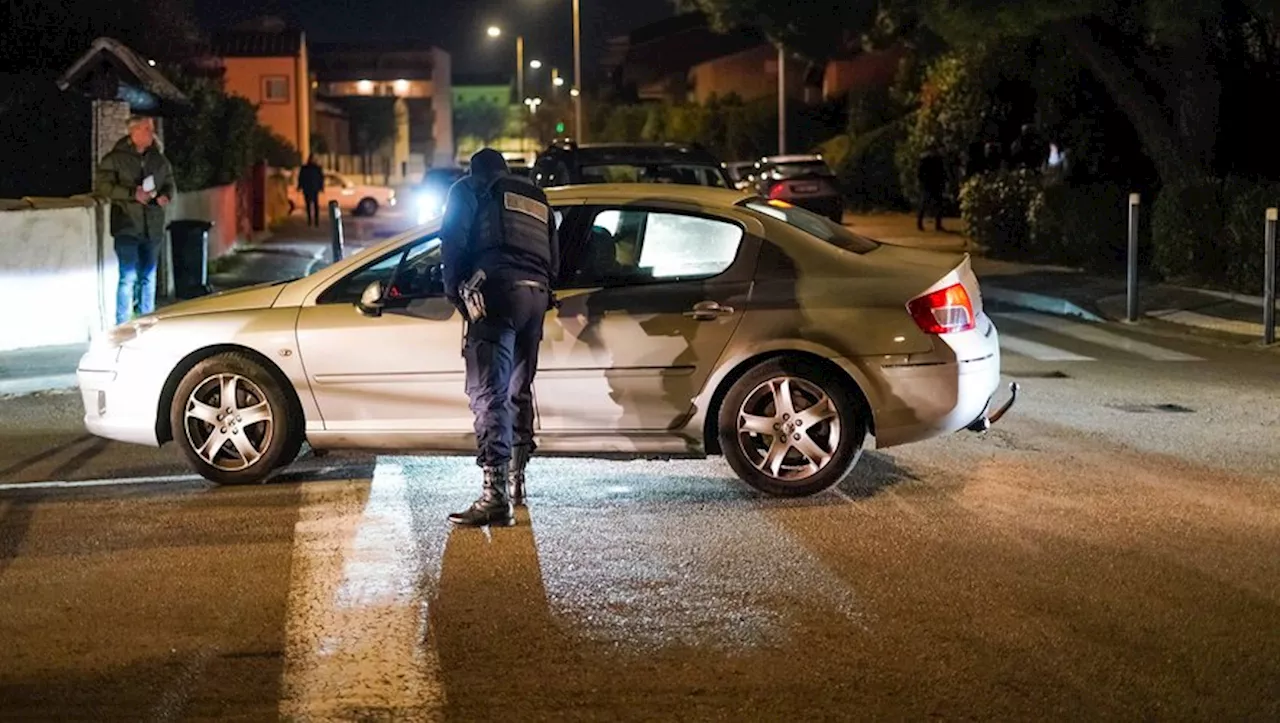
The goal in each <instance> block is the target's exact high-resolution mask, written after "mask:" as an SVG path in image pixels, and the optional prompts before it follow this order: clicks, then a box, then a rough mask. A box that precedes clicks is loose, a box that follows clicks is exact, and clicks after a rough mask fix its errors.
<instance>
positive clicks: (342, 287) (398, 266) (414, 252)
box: [316, 236, 440, 304]
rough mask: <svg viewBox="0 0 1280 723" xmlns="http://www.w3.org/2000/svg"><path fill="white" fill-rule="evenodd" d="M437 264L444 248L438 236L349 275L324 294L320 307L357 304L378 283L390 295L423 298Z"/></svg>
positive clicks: (411, 245)
mask: <svg viewBox="0 0 1280 723" xmlns="http://www.w3.org/2000/svg"><path fill="white" fill-rule="evenodd" d="M433 264H434V265H435V266H436V267H439V264H440V244H439V242H438V241H437V240H436V237H435V236H427V237H424V238H421V239H419V240H417V241H415V242H413V243H412V244H410V245H409V246H407V247H401V248H399V249H396V250H395V251H392V252H390V253H388V254H386V255H385V256H382V257H381V258H379V259H376V260H374V261H371V262H369V263H368V264H365V265H364V266H361V267H360V268H358V269H356V270H355V271H352V272H350V273H348V274H347V275H346V276H345V277H344V278H343V279H342V280H341V281H339V282H338V283H336V284H334V285H333V286H330V287H329V288H328V290H326V291H325V292H324V293H323V294H321V295H320V298H319V299H317V300H316V303H317V304H354V303H355V302H357V301H359V300H360V296H361V295H362V294H363V293H364V290H365V288H366V287H368V286H369V284H372V283H373V282H375V281H381V282H382V284H383V286H384V287H385V288H387V289H388V295H394V296H406V297H414V296H420V295H423V294H424V293H425V292H426V290H427V287H428V284H429V281H430V279H431V274H432V269H431V267H432V265H433ZM393 281H394V285H395V286H396V287H398V288H397V293H396V294H391V292H390V289H391V287H392V285H393Z"/></svg>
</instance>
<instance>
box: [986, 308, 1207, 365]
mask: <svg viewBox="0 0 1280 723" xmlns="http://www.w3.org/2000/svg"><path fill="white" fill-rule="evenodd" d="M996 318H997V319H1008V320H1010V321H1013V322H1016V323H1019V324H1025V325H1027V326H1032V327H1035V328H1037V329H1044V330H1045V331H1050V332H1053V333H1055V334H1061V335H1062V336H1066V337H1070V338H1073V339H1077V340H1080V341H1083V342H1087V343H1089V344H1095V345H1097V346H1102V347H1107V348H1109V349H1115V350H1118V351H1123V352H1126V353H1129V354H1134V355H1136V356H1140V357H1142V358H1144V359H1150V360H1152V361H1167V362H1191V361H1204V360H1203V359H1202V358H1200V357H1198V356H1193V355H1191V354H1186V353H1183V352H1180V351H1176V350H1173V349H1166V348H1164V347H1162V346H1157V345H1155V344H1149V343H1147V342H1144V341H1138V340H1136V339H1130V338H1128V337H1126V336H1122V335H1120V334H1116V333H1115V332H1111V331H1107V330H1106V329H1105V328H1103V327H1102V326H1100V325H1098V324H1090V323H1086V322H1080V321H1072V320H1069V319H1063V318H1059V317H1054V316H1046V315H1043V314H1035V313H1031V312H1005V313H1001V314H998V315H996ZM1000 345H1001V346H1002V347H1003V348H1004V349H1005V350H1007V351H1010V352H1013V353H1015V354H1020V355H1022V356H1029V357H1031V358H1033V359H1038V360H1041V361H1094V360H1095V359H1094V358H1093V357H1090V356H1086V355H1083V354H1078V353H1076V352H1072V351H1069V350H1066V349H1060V348H1058V347H1055V346H1051V345H1049V344H1044V343H1041V342H1036V341H1031V340H1029V339H1023V338H1021V337H1019V336H1017V335H1015V334H1010V333H1008V332H1007V331H1006V330H1001V333H1000Z"/></svg>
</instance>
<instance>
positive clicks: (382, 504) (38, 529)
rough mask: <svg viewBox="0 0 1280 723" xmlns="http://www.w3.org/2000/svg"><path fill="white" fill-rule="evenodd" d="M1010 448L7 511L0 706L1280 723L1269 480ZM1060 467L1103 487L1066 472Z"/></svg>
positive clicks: (407, 468)
mask: <svg viewBox="0 0 1280 723" xmlns="http://www.w3.org/2000/svg"><path fill="white" fill-rule="evenodd" d="M1010 429H1011V430H1013V431H1002V432H1001V433H1000V435H999V436H995V437H993V438H992V439H989V440H978V439H975V438H963V439H962V438H956V439H953V440H948V441H945V442H939V443H931V444H927V445H922V446H920V447H918V448H915V449H913V450H912V451H909V452H904V453H901V454H899V453H896V452H895V453H894V454H886V453H870V454H868V455H867V458H866V459H865V460H864V462H865V464H864V467H863V468H862V469H861V470H860V472H859V473H858V474H857V475H856V476H855V478H854V479H852V480H850V481H849V482H847V483H845V484H844V485H842V487H841V488H840V489H839V490H838V491H836V492H832V493H827V494H824V495H821V496H818V497H815V498H809V499H804V500H776V499H769V498H764V497H762V496H759V495H757V494H756V493H754V492H752V491H750V490H749V489H747V488H746V487H744V486H742V485H741V484H740V483H738V482H736V481H735V480H733V479H731V478H730V475H729V473H728V470H727V467H725V466H724V464H723V463H722V462H721V461H719V460H706V461H681V462H601V461H592V460H576V459H536V460H535V461H534V463H533V465H532V467H531V480H532V481H531V489H530V506H529V509H528V510H521V511H520V513H519V515H520V524H519V525H518V526H516V527H514V528H506V529H495V530H457V529H452V528H451V527H450V526H449V525H448V524H447V523H446V522H445V519H444V518H445V515H446V514H447V513H448V512H450V511H453V510H455V509H457V508H460V507H461V506H463V505H465V504H467V503H468V502H469V501H470V500H471V499H472V498H473V497H474V496H475V494H476V493H477V491H478V478H479V473H478V470H477V469H476V468H475V467H474V465H473V463H472V462H471V460H470V459H465V458H449V457H421V458H417V457H381V458H379V459H378V460H377V461H376V464H364V463H362V462H360V461H359V460H355V461H351V460H347V461H344V460H342V459H341V458H327V459H325V460H316V461H315V462H316V463H320V462H324V463H325V464H323V465H320V464H317V466H316V467H314V468H312V469H313V472H312V474H313V475H314V476H313V479H317V478H318V479H317V481H306V480H304V479H302V477H299V476H297V474H296V473H295V476H293V477H291V478H286V479H285V480H284V481H281V482H277V483H275V484H271V485H267V486H263V487H252V488H238V489H237V488H213V487H209V486H206V485H203V484H199V483H178V484H168V485H155V486H147V485H141V486H129V487H127V488H99V489H88V490H74V491H38V492H32V493H26V494H16V495H8V496H4V497H0V640H3V641H4V649H5V650H6V651H7V652H6V655H5V656H3V657H2V658H0V700H3V701H4V702H5V704H4V711H5V713H6V715H12V716H13V717H15V718H16V719H20V720H64V719H77V718H78V717H80V716H81V715H83V713H84V712H85V711H89V710H92V711H94V717H95V719H99V720H203V719H208V720H215V719H216V720H226V719H243V720H268V719H277V718H279V719H284V720H300V721H330V720H334V721H339V720H341V721H347V720H396V721H436V720H488V719H499V718H514V719H519V720H600V721H613V720H674V719H684V720H795V719H830V720H843V719H869V720H870V719H884V718H923V717H945V718H953V717H983V718H1004V719H1008V718H1014V719H1028V718H1045V717H1050V718H1060V717H1067V718H1075V719H1093V718H1107V717H1126V718H1132V717H1144V716H1148V715H1153V714H1155V713H1154V712H1155V711H1164V712H1166V713H1171V714H1174V717H1180V715H1177V713H1186V714H1190V715H1192V716H1193V717H1197V718H1199V717H1204V718H1209V719H1243V718H1256V719H1265V718H1268V717H1269V716H1270V714H1272V713H1275V712H1277V711H1276V708H1275V706H1276V705H1277V704H1276V698H1275V696H1274V695H1270V694H1269V693H1268V691H1271V692H1272V693H1274V690H1275V689H1274V681H1275V680H1276V679H1277V677H1276V675H1277V673H1280V662H1278V661H1280V632H1277V631H1280V588H1278V587H1277V586H1276V584H1275V581H1276V580H1278V579H1280V575H1278V574H1277V573H1280V562H1278V561H1280V554H1276V553H1280V543H1278V542H1277V540H1278V539H1280V535H1277V534H1276V533H1277V532H1280V529H1278V527H1280V522H1277V519H1276V518H1269V517H1267V516H1266V515H1265V511H1266V510H1267V509H1268V506H1272V507H1274V505H1275V502H1276V492H1275V491H1274V490H1271V489H1263V488H1259V487H1257V486H1256V484H1254V483H1252V482H1250V481H1249V480H1240V479H1235V478H1232V479H1228V478H1214V479H1212V480H1209V479H1207V478H1209V477H1212V474H1211V473H1209V472H1208V471H1207V470H1206V469H1204V468H1199V467H1195V466H1189V465H1188V464H1187V463H1185V462H1183V461H1176V460H1170V459H1168V458H1164V457H1160V456H1157V455H1143V454H1139V453H1134V452H1124V451H1121V450H1117V449H1114V448H1105V446H1100V445H1098V444H1097V443H1096V442H1093V441H1089V440H1087V439H1083V438H1082V439H1077V438H1074V437H1072V433H1070V432H1066V431H1064V430H1061V429H1058V430H1048V429H1044V428H1041V427H1040V426H1038V423H1034V422H1023V423H1022V425H1021V427H1011V428H1010ZM1063 459H1072V460H1073V464H1074V465H1076V466H1077V467H1078V468H1079V469H1081V471H1082V472H1083V473H1086V474H1087V475H1088V476H1087V477H1082V478H1080V479H1076V480H1075V481H1074V482H1072V483H1071V484H1068V485H1064V484H1061V483H1060V480H1059V477H1058V475H1059V472H1060V470H1061V464H1062V460H1063ZM303 476H304V477H305V476H306V475H305V474H304V475H303ZM1083 479H1088V480H1089V481H1088V482H1084V481H1082V480H1083ZM1122 480H1123V481H1124V483H1123V484H1122V483H1121V481H1122ZM1155 480H1164V482H1161V483H1157V482H1156V481H1155ZM1135 484H1136V485H1139V487H1140V489H1130V487H1131V486H1132V485H1135ZM1210 485H1212V488H1213V489H1214V491H1215V495H1216V496H1215V502H1214V507H1213V508H1212V511H1206V510H1207V509H1208V508H1205V507H1204V506H1203V503H1202V498H1201V496H1200V495H1201V493H1202V492H1203V491H1204V490H1205V489H1206V488H1207V487H1208V486H1210ZM1138 500H1141V504H1135V502H1136V501H1138ZM1171 521H1173V522H1171ZM1188 541H1197V544H1191V543H1190V542H1188ZM1220 557H1221V558H1227V557H1232V558H1233V561H1232V562H1231V564H1229V565H1219V566H1217V567H1214V566H1212V564H1211V563H1212V562H1213V561H1214V560H1217V559H1219V558H1220ZM1161 715H1162V714H1161ZM1161 715H1157V717H1161Z"/></svg>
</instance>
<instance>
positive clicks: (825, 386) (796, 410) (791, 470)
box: [718, 357, 869, 497]
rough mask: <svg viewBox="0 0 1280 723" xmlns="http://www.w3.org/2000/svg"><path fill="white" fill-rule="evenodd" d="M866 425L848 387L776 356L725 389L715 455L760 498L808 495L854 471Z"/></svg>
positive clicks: (826, 372) (819, 368)
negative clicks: (720, 453) (752, 488)
mask: <svg viewBox="0 0 1280 723" xmlns="http://www.w3.org/2000/svg"><path fill="white" fill-rule="evenodd" d="M784 381H785V384H784ZM784 392H785V393H786V397H787V398H789V399H790V405H791V406H790V408H789V409H788V408H787V407H786V404H785V402H781V401H780V400H781V398H782V396H781V395H782V394H783V393H784ZM868 419H869V414H868V412H867V410H866V405H865V404H864V403H863V402H862V398H861V396H859V395H858V394H857V392H856V390H855V389H854V388H853V387H852V382H850V381H847V380H846V381H842V380H840V378H839V377H838V376H837V375H836V374H833V373H832V371H831V369H829V368H827V367H825V366H823V365H821V364H818V363H816V362H812V361H808V360H805V359H799V358H794V357H777V358H774V359H770V360H768V361H765V362H762V363H761V364H759V365H758V366H756V367H753V368H752V369H750V370H749V371H747V372H746V373H745V374H744V375H742V377H741V378H739V379H738V380H737V381H736V382H734V384H733V386H732V387H730V388H729V392H728V393H727V394H726V395H725V397H724V400H723V401H722V402H721V404H720V409H719V412H718V420H719V441H720V449H721V451H722V452H723V454H724V456H725V459H726V460H727V461H728V462H729V466H730V467H732V468H733V471H734V472H736V473H737V475H738V477H739V478H741V479H742V481H743V482H746V483H747V484H748V485H751V486H752V487H754V488H756V489H757V490H759V491H761V492H764V493H765V494H768V495H773V496H777V497H804V496H807V495H814V494H817V493H819V492H822V491H823V490H826V489H829V488H831V487H833V486H835V485H836V484H838V483H839V482H840V481H841V480H843V479H844V478H845V477H847V476H848V475H849V473H850V472H851V471H853V468H854V466H856V465H857V463H858V460H859V459H860V458H861V456H862V447H863V443H864V442H865V441H866V437H867V426H868V424H867V422H868ZM783 440H785V441H783ZM810 455H811V456H810ZM815 457H816V458H817V461H816V462H814V463H811V462H810V460H812V459H814V458H815ZM775 462H776V463H775Z"/></svg>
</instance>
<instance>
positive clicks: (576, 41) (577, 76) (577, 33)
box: [573, 0, 586, 143]
mask: <svg viewBox="0 0 1280 723" xmlns="http://www.w3.org/2000/svg"><path fill="white" fill-rule="evenodd" d="M573 87H574V88H577V89H578V94H577V95H575V96H574V97H573V134H574V139H575V140H576V141H577V142H578V143H582V142H583V141H584V140H586V139H585V138H584V137H583V135H582V16H581V14H580V13H579V10H578V0H573Z"/></svg>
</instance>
